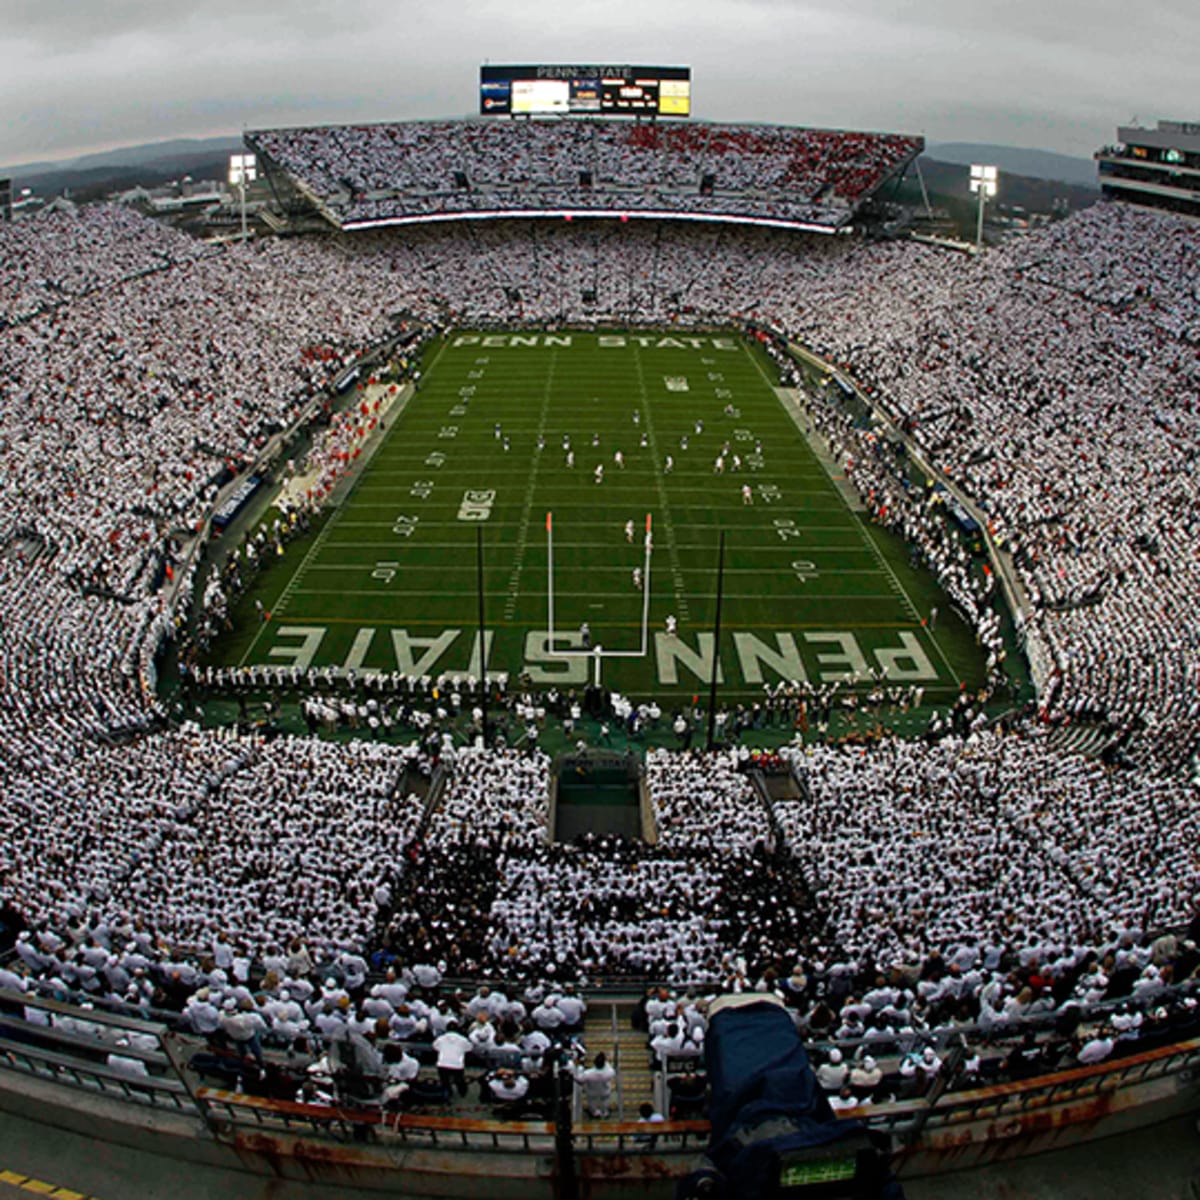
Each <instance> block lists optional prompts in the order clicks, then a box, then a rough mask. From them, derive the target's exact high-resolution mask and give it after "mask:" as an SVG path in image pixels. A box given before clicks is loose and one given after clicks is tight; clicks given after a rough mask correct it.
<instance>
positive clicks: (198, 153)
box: [0, 137, 242, 182]
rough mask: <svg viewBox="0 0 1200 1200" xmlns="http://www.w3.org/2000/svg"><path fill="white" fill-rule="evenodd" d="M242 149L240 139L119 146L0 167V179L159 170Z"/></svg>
mask: <svg viewBox="0 0 1200 1200" xmlns="http://www.w3.org/2000/svg"><path fill="white" fill-rule="evenodd" d="M241 148H242V139H241V138H240V137H215V138H174V139H172V140H171V141H167V142H147V143H144V144H143V145H140V146H120V147H118V148H117V149H116V150H105V151H103V152H101V153H99V154H84V155H81V156H80V157H79V158H65V159H60V160H59V161H58V162H31V163H19V164H18V165H16V166H12V167H0V176H4V177H11V178H12V179H13V180H14V181H17V182H24V181H25V180H27V179H28V178H29V177H30V176H37V177H42V176H46V175H53V174H55V173H58V172H64V173H66V172H92V171H104V170H108V169H110V168H124V167H141V166H147V165H150V164H153V165H154V166H155V167H158V168H162V167H163V165H164V164H166V163H174V162H190V161H193V160H195V159H197V158H200V159H204V160H206V161H211V160H212V159H213V158H214V157H217V156H219V155H222V154H232V153H234V152H235V151H237V150H240V149H241Z"/></svg>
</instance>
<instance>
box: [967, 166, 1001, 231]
mask: <svg viewBox="0 0 1200 1200" xmlns="http://www.w3.org/2000/svg"><path fill="white" fill-rule="evenodd" d="M996 180H997V171H996V168H995V167H984V166H981V165H980V164H979V163H972V164H971V191H973V192H976V193H977V194H978V196H979V221H978V223H977V225H976V226H975V249H976V250H979V249H981V248H982V246H983V207H984V205H985V204H987V202H988V200H990V199H991V198H992V197H993V196H994V195H995V194H996Z"/></svg>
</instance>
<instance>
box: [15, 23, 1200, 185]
mask: <svg viewBox="0 0 1200 1200" xmlns="http://www.w3.org/2000/svg"><path fill="white" fill-rule="evenodd" d="M1197 45H1200V11H1198V6H1196V5H1195V4H1194V3H1192V2H1190V0H1189V2H1186V3H1185V2H1184V0H1146V2H1145V3H1142V4H1141V5H1139V6H1138V7H1137V8H1136V9H1130V8H1129V7H1127V6H1124V5H1122V6H1121V7H1118V6H1117V5H1116V4H1115V3H1113V2H1112V0H1100V2H1093V3H1087V4H1085V3H1083V2H1082V0H1058V2H1057V3H1052V2H1050V0H1010V2H1009V3H1007V4H1003V5H998V4H995V3H982V2H980V0H959V2H958V3H957V4H954V5H950V4H947V3H945V2H944V0H900V2H893V3H883V2H882V0H843V2H842V3H839V4H837V5H833V4H830V3H816V2H812V3H803V2H802V3H796V2H794V0H748V2H737V3H734V2H730V0H687V2H685V0H660V2H659V3H656V4H653V5H646V4H644V3H640V2H634V0H604V2H590V3H558V4H555V5H554V6H553V7H551V6H548V5H542V6H533V5H518V4H514V3H512V0H505V2H500V0H463V2H461V3H459V4H456V5H452V4H441V5H438V4H433V3H429V2H428V0H421V2H420V3H416V2H414V0H398V2H394V3H387V2H385V0H344V2H342V3H334V2H332V0H277V2H276V3H273V4H270V5H265V4H263V3H261V0H244V2H238V0H209V2H208V3H206V4H204V5H195V4H193V3H188V4H182V3H179V2H178V0H154V2H152V0H116V2H113V0H109V2H105V0H93V2H92V3H88V2H87V0H84V3H78V0H77V2H76V3H73V4H70V5H67V4H65V3H62V0H52V2H49V3H47V2H45V0H42V2H35V0H6V3H5V15H4V23H3V26H0V61H2V62H4V63H5V72H4V76H3V78H2V79H0V104H2V105H3V111H4V112H5V114H6V120H5V122H4V123H3V124H0V162H9V163H15V162H20V161H27V160H31V159H41V158H54V157H62V156H66V155H68V154H72V153H79V152H83V151H86V150H89V149H96V148H102V147H106V146H111V145H118V144H121V143H125V142H137V141H148V140H155V139H159V138H169V137H176V136H202V135H207V134H214V133H225V132H230V133H233V132H237V131H239V130H240V129H241V128H243V127H245V126H256V125H271V124H285V123H291V122H301V121H304V122H322V121H348V120H383V119H389V118H394V119H400V118H418V117H432V116H455V115H462V114H465V113H469V112H472V111H473V110H474V108H475V103H476V98H475V86H476V71H477V68H478V66H479V64H480V63H481V62H482V61H484V60H485V59H490V60H491V61H493V62H505V61H535V62H536V61H548V62H572V61H580V60H591V61H621V62H629V61H634V62H639V61H640V62H674V63H679V62H682V63H689V64H691V66H692V67H693V69H694V91H695V108H696V113H697V115H699V116H705V117H709V118H713V119H717V120H759V121H782V122H788V123H795V124H813V125H829V126H837V127H865V128H873V129H899V130H906V131H915V132H923V133H925V135H926V136H927V137H928V138H930V139H931V140H934V141H937V140H978V141H999V142H1006V143H1010V144H1013V145H1026V146H1038V147H1043V148H1046V149H1053V150H1061V151H1065V152H1068V153H1075V154H1079V153H1090V152H1091V150H1093V149H1094V148H1095V147H1096V146H1098V145H1099V144H1101V143H1102V142H1104V141H1106V140H1107V139H1109V138H1110V137H1111V135H1112V132H1113V129H1114V127H1115V126H1116V124H1117V123H1118V122H1122V121H1126V120H1128V118H1129V117H1131V116H1132V115H1134V114H1138V115H1140V116H1141V117H1142V118H1143V119H1145V120H1151V119H1153V118H1155V117H1158V116H1169V117H1179V118H1183V119H1188V118H1191V119H1196V118H1200V112H1197V111H1196V110H1195V109H1196V102H1195V90H1194V87H1193V80H1194V75H1195V64H1194V50H1195V47H1196V46H1197Z"/></svg>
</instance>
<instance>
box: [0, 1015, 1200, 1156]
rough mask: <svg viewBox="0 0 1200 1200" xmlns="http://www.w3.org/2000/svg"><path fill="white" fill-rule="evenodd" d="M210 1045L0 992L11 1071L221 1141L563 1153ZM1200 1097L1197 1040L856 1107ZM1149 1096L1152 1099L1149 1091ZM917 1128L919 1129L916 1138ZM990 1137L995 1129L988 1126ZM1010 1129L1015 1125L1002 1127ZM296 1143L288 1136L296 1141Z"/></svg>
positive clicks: (1082, 1116)
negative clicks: (331, 1089) (312, 1091)
mask: <svg viewBox="0 0 1200 1200" xmlns="http://www.w3.org/2000/svg"><path fill="white" fill-rule="evenodd" d="M198 1048H200V1043H199V1042H193V1041H192V1040H191V1039H190V1038H185V1037H182V1036H181V1035H179V1034H175V1033H172V1032H171V1031H170V1030H169V1029H168V1028H167V1027H166V1026H165V1025H163V1024H159V1023H154V1022H148V1021H140V1020H136V1019H133V1018H130V1017H124V1016H118V1015H113V1014H108V1013H103V1012H100V1011H96V1010H88V1009H82V1008H80V1007H77V1006H71V1005H66V1004H62V1003H60V1002H58V1001H54V1000H46V999H42V998H40V997H38V996H35V995H27V994H22V993H18V992H11V991H0V1079H2V1078H3V1077H4V1076H5V1075H6V1074H8V1075H14V1076H18V1077H26V1078H33V1079H39V1080H45V1081H48V1082H52V1083H55V1084H58V1085H61V1086H63V1087H65V1088H68V1089H71V1090H74V1091H78V1092H80V1093H86V1094H90V1095H100V1096H104V1097H106V1098H108V1099H111V1100H113V1101H116V1102H120V1103H122V1104H128V1105H131V1106H134V1107H135V1108H143V1109H145V1108H153V1109H158V1110H166V1111H170V1112H174V1113H182V1114H186V1115H191V1116H194V1117H196V1118H197V1119H198V1120H199V1121H200V1122H202V1123H203V1124H204V1125H206V1126H207V1127H208V1129H209V1130H210V1131H211V1133H212V1135H213V1136H214V1137H215V1138H216V1139H217V1140H219V1141H224V1142H228V1143H232V1144H243V1143H246V1142H247V1139H248V1140H249V1142H250V1143H252V1142H253V1139H254V1138H255V1137H258V1138H260V1139H261V1137H263V1136H266V1137H267V1138H270V1137H272V1135H274V1136H276V1137H281V1138H284V1139H285V1141H286V1140H287V1139H295V1138H302V1139H306V1140H317V1141H324V1142H330V1143H338V1144H343V1145H361V1146H366V1147H369V1146H371V1145H380V1144H382V1145H384V1146H389V1145H390V1146H392V1147H393V1148H394V1147H395V1146H397V1145H399V1146H403V1147H411V1148H417V1147H424V1148H429V1149H438V1150H446V1151H460V1152H475V1153H507V1154H539V1155H545V1154H550V1153H552V1152H553V1149H554V1141H555V1132H556V1125H555V1124H554V1122H553V1121H526V1120H500V1119H496V1118H489V1117H483V1118H473V1117H465V1116H448V1115H431V1114H426V1113H421V1112H391V1111H385V1110H384V1109H383V1108H382V1107H381V1106H380V1105H378V1104H370V1103H368V1104H338V1103H321V1104H308V1103H299V1102H293V1101H287V1100H278V1099H266V1098H262V1097H257V1096H249V1095H243V1094H241V1093H238V1092H231V1091H226V1090H222V1089H219V1088H209V1087H203V1086H195V1084H194V1082H193V1081H194V1075H193V1074H192V1073H191V1072H190V1071H189V1069H188V1066H187V1063H188V1061H189V1058H190V1055H191V1053H192V1052H193V1051H194V1050H196V1049H198ZM1164 1085H1165V1087H1166V1089H1167V1091H1173V1092H1180V1091H1187V1090H1189V1089H1190V1090H1194V1091H1196V1092H1197V1093H1198V1094H1200V1038H1193V1039H1191V1040H1189V1041H1184V1042H1177V1043H1174V1044H1171V1045H1166V1046H1161V1047H1159V1048H1157V1049H1152V1050H1146V1051H1143V1052H1140V1053H1132V1054H1128V1055H1125V1056H1123V1057H1118V1058H1113V1059H1109V1060H1107V1061H1105V1062H1102V1063H1098V1064H1095V1065H1092V1066H1082V1067H1078V1066H1077V1067H1072V1068H1070V1069H1068V1070H1064V1071H1058V1072H1054V1073H1052V1074H1046V1075H1041V1076H1038V1077H1036V1078H1034V1079H1030V1080H1023V1081H1017V1082H1011V1083H998V1084H993V1085H990V1086H986V1087H975V1088H971V1089H968V1090H959V1091H955V1090H952V1089H951V1088H947V1089H946V1090H945V1092H944V1093H942V1094H940V1095H937V1096H936V1097H935V1096H934V1094H933V1093H931V1094H930V1095H928V1096H926V1097H923V1098H917V1099H912V1100H905V1101H900V1102H896V1103H886V1104H878V1105H870V1106H864V1107H861V1108H857V1109H851V1110H848V1111H846V1112H845V1113H844V1114H840V1115H844V1116H846V1117H858V1118H861V1119H863V1120H865V1121H866V1122H867V1123H868V1124H869V1125H870V1126H871V1127H872V1128H873V1129H875V1130H877V1131H878V1132H880V1133H883V1134H886V1135H888V1136H889V1137H890V1138H891V1139H892V1143H893V1145H894V1146H895V1147H897V1149H898V1151H899V1152H901V1153H910V1152H914V1151H915V1150H917V1149H919V1148H920V1147H921V1146H925V1145H936V1142H937V1139H938V1137H939V1135H940V1134H942V1133H949V1134H950V1135H953V1132H954V1128H955V1127H963V1126H968V1125H971V1124H973V1123H980V1124H987V1125H988V1126H989V1128H991V1127H993V1126H995V1124H996V1123H997V1122H1007V1123H1009V1125H1007V1126H1002V1128H1010V1129H1011V1131H1012V1134H1011V1135H1015V1134H1016V1133H1018V1132H1022V1131H1024V1130H1025V1129H1026V1127H1027V1126H1028V1125H1029V1122H1030V1121H1032V1123H1033V1124H1034V1125H1037V1126H1039V1127H1040V1126H1041V1125H1045V1124H1047V1123H1049V1124H1062V1125H1068V1124H1070V1123H1072V1122H1073V1121H1088V1122H1094V1121H1096V1120H1100V1119H1101V1118H1102V1117H1103V1116H1104V1114H1105V1113H1106V1112H1107V1111H1109V1109H1110V1108H1113V1107H1118V1105H1115V1104H1114V1097H1115V1096H1118V1095H1119V1094H1121V1093H1124V1095H1125V1098H1126V1101H1127V1104H1126V1107H1135V1106H1136V1105H1138V1104H1139V1103H1141V1102H1142V1097H1139V1096H1138V1095H1136V1093H1137V1091H1138V1089H1145V1088H1148V1089H1149V1091H1150V1092H1154V1093H1156V1094H1162V1093H1163V1089H1164ZM1145 1098H1147V1099H1148V1098H1150V1097H1149V1096H1146V1097H1145ZM66 1102H67V1103H69V1101H66ZM708 1135H709V1125H708V1122H707V1121H706V1120H681V1121H669V1120H668V1121H665V1122H661V1123H657V1122H656V1123H655V1124H653V1125H652V1126H649V1125H647V1124H645V1123H642V1122H636V1121H632V1122H631V1121H623V1120H617V1121H581V1122H578V1123H576V1124H574V1127H573V1129H572V1133H571V1140H572V1144H573V1145H574V1147H575V1150H576V1152H578V1153H586V1154H601V1155H603V1154H614V1155H630V1154H653V1155H655V1156H658V1157H661V1156H664V1155H666V1156H668V1157H672V1158H674V1157H682V1156H692V1155H695V1154H696V1153H698V1152H700V1151H701V1150H702V1148H703V1147H704V1145H705V1144H706V1142H707V1139H708ZM918 1135H919V1136H918ZM989 1136H990V1135H989ZM1004 1136H1010V1134H1005V1135H1004ZM285 1149H286V1147H285Z"/></svg>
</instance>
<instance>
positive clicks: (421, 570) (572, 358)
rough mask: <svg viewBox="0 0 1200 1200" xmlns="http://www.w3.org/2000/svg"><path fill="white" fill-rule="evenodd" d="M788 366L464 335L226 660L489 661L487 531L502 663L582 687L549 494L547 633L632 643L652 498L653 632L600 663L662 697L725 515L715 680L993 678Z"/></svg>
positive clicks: (677, 677)
mask: <svg viewBox="0 0 1200 1200" xmlns="http://www.w3.org/2000/svg"><path fill="white" fill-rule="evenodd" d="M773 384H774V379H773V374H772V368H771V365H770V363H769V360H767V359H766V358H765V356H763V355H761V353H760V352H759V350H758V348H757V347H756V346H754V345H753V344H752V343H747V342H744V341H742V340H740V339H739V338H737V337H735V336H732V335H719V334H718V335H714V334H705V335H692V334H683V333H670V332H664V333H660V334H649V333H639V334H623V335H616V334H612V335H603V334H588V333H578V332H570V333H562V334H558V335H549V334H545V333H532V332H531V333H528V334H524V335H522V334H512V333H506V334H491V335H490V334H484V333H478V334H473V333H464V332H457V331H456V332H454V333H452V334H450V335H449V336H448V337H446V338H445V339H443V340H442V341H441V342H439V343H438V344H436V345H435V346H434V347H433V348H431V350H430V352H429V354H428V356H427V368H426V372H425V377H424V379H423V381H422V387H421V389H420V391H419V392H418V393H417V394H416V395H415V396H413V397H412V398H411V399H410V400H409V402H408V404H407V406H406V408H405V409H404V411H403V412H402V413H401V414H400V415H399V416H398V417H397V418H395V419H394V423H393V425H392V428H391V429H390V430H389V431H388V432H387V434H386V440H385V441H384V442H383V444H382V445H381V446H380V447H379V449H378V451H377V452H376V453H375V455H374V456H373V458H372V459H371V461H370V462H369V464H368V465H367V466H366V468H365V469H364V470H363V471H362V473H361V475H360V476H359V478H358V479H357V481H356V482H355V484H354V486H353V488H352V489H351V490H350V491H349V493H348V495H347V496H346V497H345V498H344V499H343V501H342V502H341V503H340V505H339V506H338V507H337V509H336V510H335V511H334V512H333V513H332V514H331V515H330V516H329V517H328V519H327V520H326V521H325V522H324V523H323V524H322V525H321V527H320V528H319V530H318V531H317V532H316V533H315V535H314V536H313V537H312V538H311V539H310V540H308V541H307V542H306V543H305V544H302V545H299V546H296V547H293V548H292V549H291V550H290V551H289V553H288V555H287V557H286V558H285V559H284V560H282V561H281V562H280V563H278V564H276V565H274V566H273V567H272V568H271V569H270V571H269V572H268V573H266V574H265V575H264V576H263V577H262V578H261V580H260V581H259V583H258V585H257V586H256V588H255V590H254V591H253V592H252V593H251V596H250V597H249V598H248V599H247V602H246V605H244V606H242V609H243V611H245V608H246V607H247V606H248V604H249V602H250V600H252V599H253V598H261V599H263V601H264V603H265V604H266V606H267V608H268V609H269V610H270V612H271V619H270V620H269V621H267V622H265V623H261V624H259V625H254V624H250V623H244V624H243V626H242V628H241V629H239V630H238V631H237V632H236V633H235V634H234V635H233V636H231V637H229V638H227V639H225V640H223V641H222V642H221V643H219V644H218V646H217V647H215V650H214V659H215V661H220V662H226V663H239V662H240V663H243V664H249V663H271V664H276V665H283V666H289V665H291V664H292V663H294V662H299V663H301V664H302V665H308V664H310V663H311V664H312V665H315V666H324V665H332V666H345V665H349V666H354V667H356V668H358V669H359V670H365V669H372V668H376V669H381V670H385V671H393V670H402V671H406V672H408V673H416V674H428V675H435V676H436V675H438V674H440V673H442V672H447V673H450V674H455V673H458V674H468V673H478V670H479V663H480V660H479V652H478V637H477V631H478V601H477V591H476V580H477V560H476V530H477V528H480V529H482V531H483V561H484V590H485V606H486V613H485V625H486V628H487V630H488V636H489V649H488V667H489V670H490V671H506V672H508V673H509V674H510V676H514V677H515V676H517V675H519V674H521V673H522V672H523V671H527V672H529V674H530V675H531V676H532V678H533V681H534V683H535V684H537V685H540V686H551V685H557V686H559V687H569V686H575V687H578V686H580V685H581V684H582V683H583V682H584V681H585V680H586V679H587V678H590V676H591V674H592V672H593V669H594V668H593V666H592V664H591V663H590V662H589V661H586V660H585V659H583V658H572V659H566V660H563V659H558V660H554V659H552V658H550V657H549V656H547V654H546V650H547V647H546V641H545V631H546V630H547V625H548V622H547V596H548V590H549V589H548V578H547V556H548V550H547V533H546V514H547V513H548V512H552V513H553V526H554V546H553V565H554V604H555V620H554V625H555V629H556V631H557V632H558V634H559V635H560V636H559V638H558V641H557V645H558V646H564V645H566V644H567V643H568V642H575V643H577V642H578V637H579V635H578V631H579V629H580V626H581V625H582V624H583V623H584V622H587V624H588V625H589V627H590V630H591V638H592V642H593V644H600V645H602V646H603V647H604V648H605V650H606V651H614V650H617V651H623V652H627V653H628V652H634V651H637V650H638V649H639V648H640V640H641V616H642V603H643V597H642V593H641V592H639V590H638V589H637V588H636V587H635V584H634V581H633V570H634V568H635V567H642V566H643V565H644V559H645V551H644V544H643V530H644V526H645V521H646V515H647V514H648V513H649V514H650V515H651V518H652V528H653V550H652V560H651V561H652V566H651V572H650V589H649V598H650V604H649V612H650V619H649V638H648V646H647V650H648V652H647V654H646V655H645V656H630V657H619V658H618V657H612V658H606V659H605V660H604V661H603V663H602V679H603V682H604V683H605V685H606V686H608V687H611V688H614V689H616V690H620V691H623V692H625V693H627V694H629V695H631V696H632V697H634V698H635V699H641V698H644V697H648V696H657V697H659V698H660V699H662V700H663V701H665V702H667V703H671V702H673V701H677V700H678V699H680V698H682V697H689V698H690V697H691V696H692V695H694V694H696V693H698V692H700V693H702V692H704V690H705V688H706V685H707V680H708V677H709V671H710V670H711V662H712V657H711V656H712V653H713V642H712V628H713V621H714V617H715V614H716V567H717V544H718V538H719V534H720V532H721V531H724V532H725V535H726V552H725V564H724V597H723V606H722V614H721V623H722V631H721V639H720V647H719V659H720V664H721V675H722V680H723V684H722V695H724V696H725V697H727V698H733V697H737V698H745V697H747V696H749V695H752V694H761V691H762V686H763V683H764V682H765V683H773V682H775V681H776V680H778V679H780V678H785V679H793V678H799V677H807V678H808V679H810V680H812V681H814V682H818V681H822V680H831V679H844V678H846V677H847V676H848V675H850V674H853V673H854V672H855V671H861V670H862V669H863V668H864V667H866V668H872V669H879V668H881V667H883V666H884V665H888V664H890V667H889V676H890V677H892V678H897V679H904V680H906V681H908V682H913V683H920V684H922V685H924V687H925V689H926V696H927V702H934V703H937V702H939V701H942V702H944V700H946V699H948V698H949V697H950V696H952V695H953V694H956V693H957V692H958V691H959V688H960V685H961V684H964V683H965V684H966V685H967V686H968V687H975V686H977V685H978V684H979V683H980V682H981V681H982V678H983V663H982V659H981V656H980V653H979V650H978V648H977V647H976V645H975V644H974V640H973V638H972V636H971V634H970V633H969V631H968V630H967V629H966V627H965V626H964V625H963V624H962V623H961V622H960V621H959V620H958V618H957V617H956V616H955V615H954V614H953V613H952V612H951V611H950V607H949V605H948V603H946V602H945V599H944V597H941V596H940V595H939V593H938V591H937V589H936V587H935V585H934V584H933V582H932V580H931V579H930V578H929V577H928V576H927V575H926V574H925V573H923V572H918V571H914V570H912V569H911V568H910V567H909V565H908V560H907V552H906V550H905V548H904V546H903V544H902V543H900V542H899V541H898V540H897V539H895V538H893V537H891V536H890V535H888V534H886V533H884V531H882V530H880V529H878V528H877V527H875V526H874V525H872V524H871V523H870V522H869V521H868V520H867V519H866V515H865V514H864V513H861V512H858V511H854V509H853V508H852V507H851V506H850V505H849V504H848V503H847V500H846V499H845V498H844V496H843V494H842V492H841V491H839V488H838V487H837V486H836V484H835V482H834V481H833V480H832V479H831V477H830V474H829V472H828V471H827V469H826V467H825V466H823V465H822V463H821V462H820V461H819V459H818V458H817V456H816V454H815V453H814V451H813V449H812V448H811V447H810V445H809V442H808V440H807V439H806V438H805V436H804V435H803V433H802V432H801V430H800V428H799V426H798V424H797V420H796V414H795V413H794V412H789V411H788V404H789V402H788V401H786V400H783V399H781V397H780V395H779V393H778V392H777V391H776V389H775V388H774V386H773ZM564 438H566V439H569V445H570V448H571V450H572V451H573V453H574V466H573V467H568V466H567V452H566V450H565V449H564ZM685 439H686V444H685ZM726 443H728V447H729V449H728V451H727V452H726V453H725V466H724V472H723V473H717V472H716V471H715V470H714V464H715V462H716V459H717V457H718V456H719V455H720V454H721V453H722V450H723V448H724V447H725V445H726ZM539 444H540V445H541V448H539ZM618 450H619V451H621V453H622V454H623V456H624V467H623V468H622V467H620V466H618V464H617V463H616V461H615V457H614V456H615V454H616V452H617V451H618ZM735 454H736V455H738V456H739V457H740V458H741V460H742V466H741V469H740V470H736V471H735V470H734V464H733V456H734V455H735ZM668 455H669V456H671V458H673V460H674V466H673V469H671V470H669V471H668V469H667V457H668ZM597 465H602V466H603V468H604V476H603V481H602V482H599V483H597V482H596V481H595V467H596V466H597ZM747 485H748V486H749V488H750V500H751V501H752V502H750V503H747V502H746V498H745V496H744V495H743V487H744V486H747ZM630 521H632V522H633V527H634V533H633V540H632V542H631V541H629V540H628V538H627V533H626V524H627V522H630ZM933 605H938V606H939V607H940V610H941V615H940V617H939V619H938V621H937V624H936V627H935V629H933V630H930V629H929V628H927V627H926V626H925V625H924V624H923V622H922V618H925V617H927V616H928V614H929V610H930V608H931V607H932V606H933ZM668 615H673V616H674V617H675V618H676V619H677V621H678V636H676V637H671V636H669V635H667V634H666V633H665V621H666V618H667V616H668Z"/></svg>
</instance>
